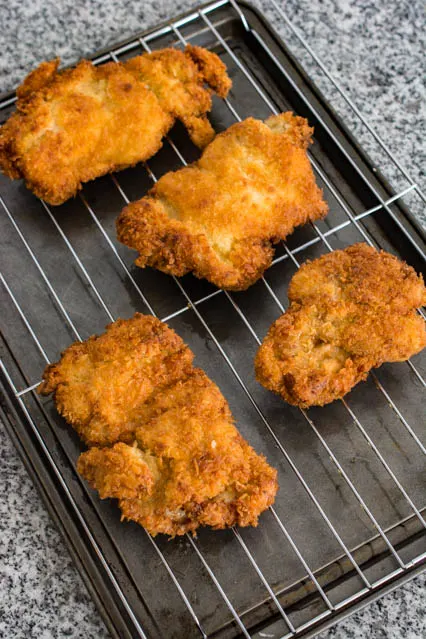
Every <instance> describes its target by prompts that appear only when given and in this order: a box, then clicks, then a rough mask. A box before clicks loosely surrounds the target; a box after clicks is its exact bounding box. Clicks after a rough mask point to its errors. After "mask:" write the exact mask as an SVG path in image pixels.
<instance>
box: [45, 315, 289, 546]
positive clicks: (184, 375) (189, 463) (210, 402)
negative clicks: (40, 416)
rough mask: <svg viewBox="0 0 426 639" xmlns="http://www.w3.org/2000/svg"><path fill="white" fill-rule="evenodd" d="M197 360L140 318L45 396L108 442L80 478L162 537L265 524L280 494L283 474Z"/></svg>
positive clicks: (55, 381) (103, 340) (55, 374)
mask: <svg viewBox="0 0 426 639" xmlns="http://www.w3.org/2000/svg"><path fill="white" fill-rule="evenodd" d="M192 357H193V356H192V353H191V351H190V350H189V348H188V347H187V346H185V345H184V343H183V342H182V340H181V339H180V338H179V337H178V336H177V335H176V334H175V333H174V331H172V330H171V329H170V328H168V327H167V326H166V325H165V324H163V323H162V322H160V321H159V320H157V319H154V318H152V317H148V316H143V315H139V314H137V315H135V317H134V318H133V319H131V320H119V321H118V322H114V323H113V324H111V325H110V326H109V327H108V328H107V331H106V333H104V334H103V335H101V336H100V337H92V338H90V339H89V340H87V342H84V343H82V344H74V345H72V346H70V347H69V348H68V349H67V350H66V351H65V352H64V353H63V355H62V358H61V361H60V362H59V363H58V364H54V365H53V366H49V367H48V368H47V369H46V372H45V374H44V382H43V383H42V385H41V387H40V388H39V392H41V393H42V394H47V393H50V392H54V393H55V401H56V404H57V406H58V410H59V411H60V412H61V414H63V415H64V417H65V418H66V419H67V420H68V421H69V422H70V423H71V424H72V425H73V426H74V427H75V428H76V430H77V431H78V432H79V434H80V435H81V436H82V437H83V438H84V440H85V441H86V442H87V443H88V444H89V445H93V444H98V445H96V446H92V447H91V448H89V450H88V451H87V452H85V453H83V454H82V455H81V456H80V459H79V461H78V466H77V467H78V470H79V472H80V473H81V474H82V475H83V476H84V477H85V478H86V479H87V480H88V481H89V483H90V484H91V485H92V486H93V487H94V488H96V489H97V490H98V492H99V495H100V497H101V498H102V499H104V498H106V497H111V498H116V499H118V500H119V502H118V503H119V506H120V509H121V511H122V518H123V519H132V520H134V521H137V522H138V523H139V524H141V525H142V526H144V527H145V528H146V529H147V530H148V532H149V533H151V534H152V535H156V534H158V533H166V534H168V535H172V536H174V535H182V534H184V533H186V532H188V531H192V532H194V531H195V530H196V529H197V528H198V527H199V526H201V525H208V526H212V527H213V528H225V527H227V526H233V525H240V526H249V525H252V526H256V525H257V521H258V517H259V515H260V514H261V512H262V511H263V510H265V509H266V508H268V507H269V506H270V505H271V504H272V503H273V501H274V498H275V494H276V492H277V489H278V485H277V473H276V470H274V469H273V468H271V467H270V466H269V465H268V463H267V462H266V460H265V458H264V457H263V456H262V455H257V454H256V452H255V451H254V450H253V449H252V448H251V447H250V446H249V444H248V443H247V442H246V441H245V440H244V439H243V438H242V437H241V435H240V434H239V433H238V431H237V429H236V428H235V425H234V420H233V418H232V414H231V411H230V409H229V406H228V404H227V402H226V400H225V398H224V397H223V395H222V394H221V392H220V390H219V389H218V387H217V386H216V385H215V384H214V383H213V382H212V381H211V380H210V379H209V378H208V377H207V375H206V374H205V373H204V372H203V371H202V370H200V369H198V368H194V367H193V366H192Z"/></svg>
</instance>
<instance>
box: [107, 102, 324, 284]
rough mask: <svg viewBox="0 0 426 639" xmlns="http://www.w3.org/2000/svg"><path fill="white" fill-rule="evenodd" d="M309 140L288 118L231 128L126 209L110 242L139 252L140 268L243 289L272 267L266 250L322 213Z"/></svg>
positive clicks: (302, 125)
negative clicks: (191, 273)
mask: <svg viewBox="0 0 426 639" xmlns="http://www.w3.org/2000/svg"><path fill="white" fill-rule="evenodd" d="M311 134H312V129H311V128H310V127H309V126H308V124H307V122H306V120H305V119H303V118H300V117H297V116H294V115H293V114H292V113H282V114H281V115H278V116H273V117H271V118H269V119H268V120H266V122H265V123H263V122H261V121H259V120H255V119H253V118H248V119H247V120H245V121H244V122H241V123H237V124H234V125H233V126H231V127H230V128H229V129H228V130H227V131H225V132H223V133H221V134H220V135H218V136H217V137H216V138H215V139H214V141H213V142H212V143H211V144H210V145H209V146H208V147H207V148H206V149H205V150H204V152H203V155H202V157H201V158H200V160H198V162H195V163H194V164H192V165H190V166H188V167H185V168H183V169H181V170H179V171H177V172H170V173H167V174H166V175H164V176H163V177H162V178H161V179H160V180H159V181H158V182H157V184H156V185H155V186H154V188H153V189H152V190H151V191H150V193H149V194H148V195H147V196H146V197H144V198H142V199H141V200H139V201H138V202H134V203H132V204H130V205H129V206H127V207H126V208H125V209H124V210H123V212H122V213H121V215H120V216H119V218H118V220H117V233H118V239H119V240H120V241H121V242H123V244H126V245H127V246H129V247H131V248H134V249H136V250H137V251H138V252H139V257H138V258H137V259H136V264H137V265H138V266H141V267H144V266H153V267H154V268H157V269H159V270H161V271H164V272H165V273H169V274H171V275H176V276H182V275H184V274H185V273H187V272H189V271H192V272H193V273H194V275H196V276H197V277H200V278H206V279H208V280H209V281H210V282H213V283H214V284H216V285H217V286H219V287H220V288H225V289H230V290H244V289H246V288H248V287H249V286H250V285H251V284H253V283H254V282H255V281H256V280H257V279H258V278H259V277H260V276H261V275H262V273H263V272H264V271H265V269H266V268H268V266H270V264H271V261H272V257H273V248H272V243H276V242H278V241H279V240H281V239H284V238H285V237H286V236H287V235H288V234H289V233H291V232H292V231H293V230H294V228H295V227H296V226H298V225H300V224H304V223H306V222H308V221H309V220H315V219H318V218H321V217H324V216H325V215H326V213H327V210H328V209H327V205H326V203H325V202H324V200H323V198H322V192H321V190H320V189H319V188H318V187H317V185H316V184H315V178H314V175H313V172H312V168H311V165H310V163H309V160H308V157H307V154H306V149H307V147H308V145H309V144H310V142H311Z"/></svg>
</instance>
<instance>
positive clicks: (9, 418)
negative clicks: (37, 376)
mask: <svg viewBox="0 0 426 639" xmlns="http://www.w3.org/2000/svg"><path fill="white" fill-rule="evenodd" d="M235 3H236V4H237V5H241V6H242V7H246V8H247V9H249V10H250V11H252V12H253V13H254V14H256V16H257V18H258V19H259V20H260V21H261V23H262V24H263V26H264V27H265V29H266V30H267V31H268V33H269V35H271V36H272V37H273V38H274V40H275V41H276V43H277V45H278V46H279V47H280V48H281V49H282V50H283V51H284V53H285V55H286V56H287V57H288V58H289V59H290V60H291V62H292V64H293V65H294V67H295V68H296V70H297V72H298V73H300V75H301V76H302V77H303V78H304V80H305V82H306V83H307V84H308V85H309V88H310V90H312V92H313V93H314V95H315V97H316V98H317V99H318V101H319V102H320V103H321V105H322V107H323V108H324V109H325V110H326V112H327V113H328V115H329V116H330V117H331V118H332V120H333V122H334V123H335V125H336V126H337V127H338V128H339V130H340V133H341V134H342V135H343V136H344V137H346V138H347V141H348V143H349V145H350V146H352V147H353V148H355V150H356V152H357V154H358V155H359V156H360V159H361V161H362V162H364V163H365V164H366V166H367V167H368V168H369V169H370V170H372V169H373V167H374V163H373V162H372V160H371V159H370V157H369V155H368V154H367V152H366V151H365V150H364V148H363V147H362V146H361V144H360V143H359V142H358V140H357V138H356V137H355V136H354V134H353V133H352V132H351V131H350V130H349V129H348V127H347V125H346V124H345V122H344V121H343V119H342V117H341V116H339V115H338V113H337V112H336V111H335V109H334V108H333V107H332V106H331V105H330V103H329V102H328V101H327V99H326V98H325V96H324V95H323V93H322V92H321V90H320V89H319V88H318V87H317V86H316V84H315V83H314V81H313V80H311V78H310V77H309V75H308V74H307V72H306V71H305V70H304V68H303V67H302V65H301V63H300V62H299V61H298V60H297V58H296V57H295V55H294V54H293V53H292V51H291V50H290V49H289V48H288V46H287V45H286V43H285V41H284V40H283V39H282V38H281V36H280V35H279V34H278V33H277V32H276V30H275V29H274V27H273V26H272V24H271V23H270V22H269V20H268V19H267V18H266V17H265V16H264V15H263V13H262V12H261V11H260V9H258V8H257V7H255V6H253V5H252V4H251V2H249V1H247V0H235ZM226 5H228V6H229V7H230V8H231V9H232V3H231V2H230V1H229V0H217V1H216V2H215V1H212V2H205V3H203V4H199V5H196V6H195V7H194V8H193V9H191V10H189V11H186V12H183V13H180V14H178V15H176V16H175V17H172V18H169V19H168V20H165V21H162V22H161V23H159V24H156V25H153V26H151V27H148V28H147V29H144V30H141V31H137V32H136V33H135V34H134V35H132V36H130V37H129V38H126V39H125V40H122V41H120V42H117V43H112V44H111V45H110V46H108V47H105V48H102V49H100V50H98V51H96V52H95V53H93V54H91V55H90V56H87V58H86V59H88V60H93V59H96V58H99V57H101V56H103V55H106V54H107V53H109V52H110V51H111V50H114V49H119V48H121V47H124V46H126V45H127V44H129V43H131V42H133V41H135V40H136V39H138V38H139V37H143V36H146V35H149V34H150V33H152V32H154V31H159V30H161V29H162V28H166V27H168V25H169V22H170V21H174V22H176V21H178V20H180V19H183V18H186V17H189V16H191V15H196V14H197V11H198V10H199V9H204V8H207V7H210V8H211V10H212V11H214V10H215V9H220V8H221V7H224V6H226ZM236 19H237V16H236ZM75 63H76V62H74V63H71V64H69V65H66V66H64V67H62V69H65V68H69V67H72V66H74V65H75ZM15 95H16V92H15V90H11V91H7V92H6V93H2V94H0V103H1V102H4V101H7V100H10V99H11V98H13V97H14V96H15ZM2 108H6V105H4V106H3V107H2V105H1V104H0V110H1V109H2ZM374 176H375V178H376V179H377V180H378V181H379V182H381V184H382V186H383V188H384V189H385V190H386V191H387V192H388V193H389V194H390V195H391V196H392V195H394V194H395V190H394V188H393V187H392V186H391V184H390V183H389V181H388V180H387V179H386V178H385V177H384V176H383V174H382V173H381V171H380V170H377V169H375V170H374ZM395 204H396V205H397V207H398V208H399V209H400V212H401V214H402V215H403V216H404V217H405V218H406V219H407V221H408V222H409V224H410V226H412V227H414V228H413V231H414V232H415V233H416V234H417V235H419V236H420V237H421V238H422V239H426V231H425V230H424V229H423V227H422V226H421V224H420V222H419V220H418V219H417V218H416V216H414V214H413V213H411V211H410V210H409V208H408V207H407V206H406V205H405V203H404V202H402V201H401V200H400V199H398V200H397V201H396V202H395ZM0 337H1V342H2V343H3V344H5V345H6V349H7V348H8V347H7V343H6V342H5V340H4V338H3V336H2V334H1V333H0ZM12 358H13V355H12ZM14 363H15V365H16V367H17V369H18V371H19V373H20V374H21V370H20V366H19V363H17V362H14ZM11 409H12V410H11ZM21 413H22V414H21ZM0 419H2V421H3V423H4V425H5V429H6V431H7V433H8V436H9V437H10V438H11V440H12V443H13V445H14V446H15V448H16V449H17V452H18V454H19V456H20V458H21V459H22V461H23V463H24V466H25V468H26V470H27V472H28V474H29V476H30V478H31V480H32V482H33V483H34V485H35V486H36V489H37V491H38V493H39V495H40V497H41V498H42V501H43V503H44V504H45V506H46V508H47V510H48V512H49V515H50V516H51V518H52V519H53V521H54V523H55V525H56V527H57V529H58V530H59V532H60V534H61V536H62V538H63V539H64V542H65V544H66V547H67V549H68V551H69V552H70V555H71V558H72V560H73V562H74V564H75V565H76V567H77V570H78V571H79V574H80V576H81V577H82V579H83V582H84V584H85V586H86V588H87V589H88V591H89V594H90V596H91V597H92V599H93V600H94V603H95V605H96V607H97V609H98V611H99V612H100V614H101V616H102V618H103V621H104V623H105V625H106V627H107V628H108V630H109V632H110V633H111V634H112V636H113V637H122V636H123V635H122V634H120V631H119V630H117V628H116V626H115V623H114V621H112V619H111V614H110V611H108V608H107V606H105V605H104V604H103V601H102V596H104V593H105V592H106V591H107V589H106V588H104V586H105V582H104V581H102V578H100V579H99V582H98V583H100V585H101V588H100V590H102V591H103V592H102V593H101V594H100V592H99V591H98V588H97V587H96V586H95V583H94V581H95V580H96V577H95V578H94V579H93V580H92V576H91V575H92V574H93V571H92V572H90V574H89V571H88V569H87V567H86V566H84V564H83V560H82V558H81V556H80V554H81V552H80V551H79V550H78V549H77V545H76V544H75V542H74V541H73V540H72V536H71V535H69V534H68V532H67V528H66V526H65V524H64V522H63V521H62V519H61V516H60V514H59V512H58V509H57V508H56V507H55V505H54V501H53V499H52V497H51V495H49V491H50V490H51V487H53V491H52V492H54V493H55V497H59V500H60V502H59V503H60V506H61V508H62V507H63V508H65V510H67V507H69V505H70V504H71V502H70V500H69V499H68V498H67V497H66V495H64V494H62V491H60V490H59V489H58V487H57V485H55V483H54V482H52V483H51V487H49V488H48V483H49V482H46V481H43V479H42V478H41V476H40V475H39V474H38V473H37V471H36V469H35V468H34V465H33V463H32V461H31V458H30V456H29V454H28V453H27V452H26V450H25V446H24V445H23V443H22V441H21V440H20V439H19V437H18V435H17V434H16V432H15V428H14V426H13V420H14V419H15V421H16V420H19V422H20V425H21V426H22V427H23V428H24V429H25V428H26V424H27V423H28V422H27V419H26V417H25V415H24V414H23V411H22V409H21V406H20V405H19V401H18V399H17V398H15V397H13V390H12V388H11V386H10V384H9V383H8V381H7V379H6V378H5V375H4V373H3V372H2V371H0ZM42 457H43V454H41V455H39V458H42ZM44 461H45V462H46V464H47V468H48V470H49V471H50V470H51V468H50V465H49V462H48V461H47V459H45V460H44ZM67 514H68V516H69V510H68V512H67ZM74 525H75V522H74ZM75 529H76V530H77V526H76V525H75ZM83 552H84V554H85V556H88V554H89V553H88V548H87V540H85V542H84V544H83ZM423 571H426V558H424V559H423V560H422V561H421V562H419V563H417V564H416V565H413V566H411V567H409V568H407V569H406V570H405V572H404V573H402V574H398V575H396V576H394V577H393V578H391V579H390V580H389V581H388V582H386V583H385V584H383V585H381V586H379V587H378V588H376V589H374V590H373V591H372V592H369V593H366V594H365V595H363V596H361V597H359V598H358V599H357V600H356V601H355V602H353V603H352V602H351V603H349V604H347V606H345V607H344V608H342V609H340V610H339V611H337V612H336V611H335V612H334V613H333V614H332V615H330V617H328V618H326V619H324V620H320V621H318V622H317V623H316V624H314V625H312V626H311V627H310V628H309V629H308V630H306V631H304V632H303V633H301V634H299V635H298V636H303V637H306V638H308V637H314V636H316V635H317V634H318V633H319V632H322V631H323V630H325V629H327V628H330V627H332V626H333V625H335V624H336V623H338V622H339V621H341V620H342V619H344V618H346V617H348V616H350V615H351V614H353V613H354V612H356V611H357V610H360V609H362V608H364V607H365V606H367V605H368V604H369V603H372V602H373V601H376V600H377V599H379V598H381V597H382V596H383V595H385V594H387V593H388V592H391V591H393V590H395V589H396V588H397V587H398V586H399V585H402V584H404V583H406V582H408V581H410V580H411V579H413V578H415V577H416V576H417V575H418V574H421V573H422V572H423ZM98 574H99V571H98ZM113 616H114V615H113ZM266 623H267V622H265V627H267V626H266ZM129 636H131V635H130V634H129Z"/></svg>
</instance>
